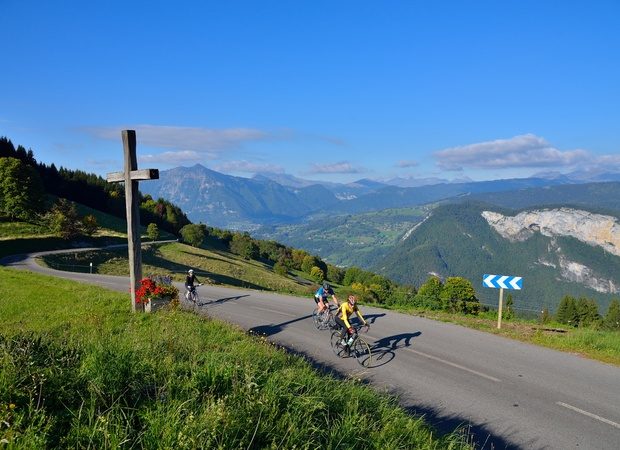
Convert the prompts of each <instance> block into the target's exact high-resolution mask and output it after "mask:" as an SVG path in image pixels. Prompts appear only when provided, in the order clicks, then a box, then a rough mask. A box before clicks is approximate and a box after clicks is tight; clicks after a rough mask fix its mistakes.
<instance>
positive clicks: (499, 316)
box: [497, 288, 504, 330]
mask: <svg viewBox="0 0 620 450" xmlns="http://www.w3.org/2000/svg"><path fill="white" fill-rule="evenodd" d="M503 303H504V288H500V289H499V308H497V329H498V330H499V329H500V328H501V327H502V305H503Z"/></svg>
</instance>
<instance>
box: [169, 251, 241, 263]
mask: <svg viewBox="0 0 620 450" xmlns="http://www.w3.org/2000/svg"><path fill="white" fill-rule="evenodd" d="M180 253H184V254H185V255H189V256H195V257H198V258H205V259H211V260H213V261H219V262H223V263H226V264H230V265H234V266H240V265H241V264H239V263H238V262H236V261H232V260H230V259H224V258H223V257H220V258H215V257H213V256H208V255H205V254H204V253H199V252H197V251H192V250H181V251H180ZM212 253H216V254H218V252H214V251H212Z"/></svg>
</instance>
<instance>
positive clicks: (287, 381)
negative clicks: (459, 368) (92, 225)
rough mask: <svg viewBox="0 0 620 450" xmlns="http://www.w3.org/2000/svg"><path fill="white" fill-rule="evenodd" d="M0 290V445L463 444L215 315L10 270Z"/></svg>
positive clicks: (3, 272) (0, 279)
mask: <svg viewBox="0 0 620 450" xmlns="http://www.w3.org/2000/svg"><path fill="white" fill-rule="evenodd" d="M42 287H44V292H43V289H42ZM0 293H1V295H0V330H1V332H0V442H3V443H4V446H3V448H97V449H105V448H119V447H126V448H148V449H159V448H162V449H163V448H166V449H168V448H175V449H176V448H181V449H183V448H221V449H228V448H243V449H245V448H257V449H258V448H287V449H288V448H300V449H306V448H307V449H315V448H326V449H330V448H331V449H336V448H347V449H348V448H364V449H365V448H368V449H396V448H403V449H410V448H420V449H446V448H453V449H457V448H470V447H469V446H468V445H467V443H465V442H464V437H463V436H462V434H460V433H457V434H454V435H450V436H446V437H438V436H437V435H436V434H435V433H433V432H432V430H431V429H430V428H429V427H427V426H426V425H425V424H424V423H423V420H422V419H420V418H415V417H412V416H409V415H407V414H406V413H405V412H404V411H403V410H402V409H400V408H399V407H398V406H397V404H396V401H395V399H393V398H388V397H386V396H382V395H379V394H377V393H375V392H374V391H372V390H371V389H370V388H369V387H368V386H366V385H363V384H362V383H360V382H359V381H356V380H338V379H335V378H333V377H331V376H322V375H321V374H320V373H318V372H317V371H316V370H314V369H313V368H312V367H311V366H310V365H309V364H308V363H307V362H306V361H304V360H303V359H301V358H298V357H295V356H292V355H289V354H287V353H286V352H284V351H282V350H278V349H276V348H274V347H273V346H272V345H270V344H269V343H268V342H267V341H265V340H264V339H262V338H258V337H253V336H248V335H246V334H245V333H243V332H242V331H241V330H239V329H236V328H234V327H232V326H230V325H226V324H224V323H221V322H218V321H214V320H209V319H204V318H201V317H199V316H196V315H193V314H190V313H188V312H184V311H175V310H160V311H159V312H157V313H155V314H148V315H145V314H131V313H130V312H129V299H128V296H127V295H126V294H119V293H114V292H110V291H106V290H103V289H100V288H97V287H93V286H88V285H82V284H78V283H75V282H70V281H66V280H60V279H56V278H52V277H46V276H41V275H37V274H32V273H28V272H21V271H15V270H9V269H4V268H0Z"/></svg>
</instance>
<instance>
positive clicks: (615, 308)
mask: <svg viewBox="0 0 620 450" xmlns="http://www.w3.org/2000/svg"><path fill="white" fill-rule="evenodd" d="M603 323H604V325H605V328H607V329H608V330H620V300H618V299H617V298H615V299H613V300H612V301H611V303H610V304H609V309H607V314H605V319H604V321H603Z"/></svg>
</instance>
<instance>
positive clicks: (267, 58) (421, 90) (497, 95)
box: [0, 0, 620, 182]
mask: <svg viewBox="0 0 620 450" xmlns="http://www.w3.org/2000/svg"><path fill="white" fill-rule="evenodd" d="M619 30H620V2H618V1H617V0H614V1H596V0H593V1H589V2H584V1H579V2H577V1H562V2H559V1H540V0H539V1H528V0H522V1H488V2H486V1H485V2H483V1H471V2H462V1H454V2H448V1H433V2H431V1H384V2H378V1H364V0H357V1H335V0H332V1H317V0H312V1H294V2H293V1H284V0H282V1H270V0H260V1H234V0H230V1H182V0H179V1H176V2H171V1H155V0H151V1H122V2H121V1H98V2H84V1H74V0H63V1H60V2H50V1H38V2H37V1H28V0H0V49H1V54H2V57H3V58H2V59H3V63H4V64H3V70H2V71H0V105H1V108H0V136H6V137H8V138H9V139H11V140H12V141H13V143H14V144H15V145H23V146H24V147H26V148H32V150H33V151H34V152H35V156H36V157H37V158H38V160H40V161H43V162H46V163H48V164H49V163H52V162H54V163H55V164H56V165H57V166H64V167H68V168H71V169H81V170H85V171H87V172H95V173H98V174H102V175H105V173H107V172H112V171H116V170H120V169H121V165H122V142H121V130H123V129H135V130H136V134H137V140H138V157H139V166H140V167H142V168H147V167H154V168H159V169H160V170H162V169H166V168H171V167H176V166H190V165H193V164H195V163H200V164H203V165H204V166H206V167H209V168H212V169H215V170H218V171H221V172H224V173H228V174H232V175H241V176H247V177H249V176H252V175H253V173H254V172H257V171H272V172H278V173H287V174H291V175H294V176H298V177H302V178H309V179H317V180H326V181H337V182H348V181H353V180H357V179H360V178H373V179H388V178H391V177H414V178H426V177H440V178H445V179H461V178H465V177H469V178H471V179H474V180H485V179H497V178H509V177H515V176H517V177H520V176H529V175H532V174H534V173H539V172H547V171H560V172H570V171H572V170H575V169H592V170H597V169H601V168H602V169H611V170H618V171H620V125H619V124H620V31H619Z"/></svg>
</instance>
